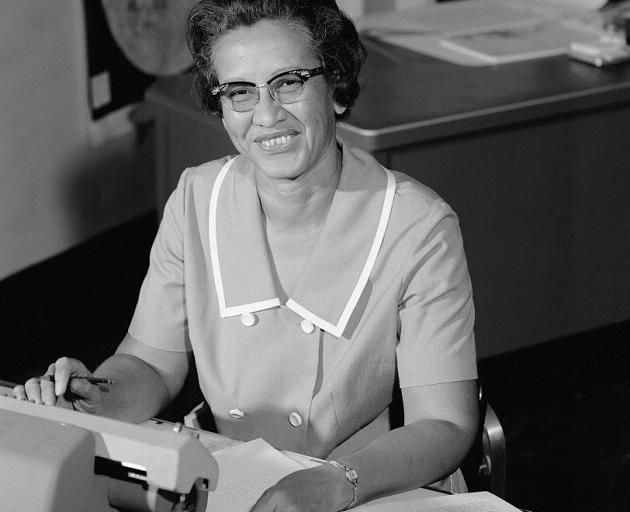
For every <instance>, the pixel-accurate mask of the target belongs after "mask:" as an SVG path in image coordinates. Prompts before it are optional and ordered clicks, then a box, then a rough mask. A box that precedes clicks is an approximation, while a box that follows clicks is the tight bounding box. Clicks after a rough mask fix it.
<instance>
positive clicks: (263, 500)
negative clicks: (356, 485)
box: [250, 464, 354, 512]
mask: <svg viewBox="0 0 630 512" xmlns="http://www.w3.org/2000/svg"><path fill="white" fill-rule="evenodd" d="M353 496H354V492H353V489H352V484H351V483H350V482H348V480H346V477H345V474H344V472H343V471H341V470H340V469H338V468H336V467H334V466H331V465H330V464H322V465H320V466H317V467H314V468H309V469H302V470H300V471H296V472H295V473H291V474H290V475H287V476H285V477H284V478H283V479H282V480H280V481H279V482H278V483H277V484H276V485H274V486H273V487H270V488H269V489H267V490H266V491H265V492H264V493H263V495H262V496H261V497H260V498H259V499H258V501H257V502H256V504H255V505H254V507H253V508H252V509H251V511H250V512H272V511H282V512H337V511H339V510H343V509H344V508H345V507H346V506H347V505H348V503H350V501H352V498H353Z"/></svg>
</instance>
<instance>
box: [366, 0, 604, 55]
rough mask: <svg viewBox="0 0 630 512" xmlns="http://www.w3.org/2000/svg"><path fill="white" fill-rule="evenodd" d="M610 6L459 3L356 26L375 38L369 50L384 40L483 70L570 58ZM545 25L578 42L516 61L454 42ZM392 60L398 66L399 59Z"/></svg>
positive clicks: (588, 0)
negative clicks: (603, 9) (466, 36)
mask: <svg viewBox="0 0 630 512" xmlns="http://www.w3.org/2000/svg"><path fill="white" fill-rule="evenodd" d="M605 3H606V0H459V1H455V2H447V3H440V4H436V5H426V6H420V7H417V8H412V9H407V10H402V11H396V12H390V13H383V14H380V13H379V14H374V15H369V16H365V17H364V18H362V19H360V20H357V27H358V28H359V29H360V30H361V31H362V32H363V33H364V34H365V35H368V36H372V37H373V38H375V39H372V40H370V39H366V41H367V44H368V48H369V50H370V51H372V50H374V51H379V46H382V45H379V41H383V42H386V43H389V44H393V45H396V46H400V47H402V48H406V49H409V50H413V51H416V52H418V53H423V54H426V55H431V56H433V57H437V58H440V59H443V60H446V61H449V62H453V63H456V64H462V65H467V66H482V65H487V64H495V63H499V62H508V61H512V60H523V59H525V58H535V57H539V56H546V55H557V54H562V53H567V52H568V49H569V44H570V42H571V41H573V40H584V38H585V37H590V38H593V37H596V36H597V35H598V34H599V33H601V29H600V27H599V25H600V24H599V23H598V22H597V19H598V16H599V14H598V12H597V10H598V9H599V8H601V7H602V6H603V5H604V4H605ZM545 23H553V24H556V26H557V31H558V32H562V34H566V33H567V32H569V31H571V32H572V33H574V34H575V39H571V41H567V42H566V44H563V45H562V46H558V45H557V44H555V43H554V44H553V45H551V46H550V47H546V48H544V50H545V51H543V52H542V53H541V52H530V51H528V49H526V51H521V50H520V49H519V50H518V51H517V52H516V53H515V54H514V56H513V58H510V56H503V57H501V58H495V57H494V56H492V55H490V56H488V55H486V54H483V55H479V52H477V53H475V52H473V51H469V49H468V48H466V47H465V46H462V45H461V44H457V43H456V42H455V41H452V40H451V38H454V37H458V36H462V35H464V34H475V33H484V32H492V31H495V32H496V31H509V30H519V29H526V28H527V27H530V26H532V25H536V24H545ZM539 46H540V44H539ZM380 53H385V50H384V49H382V50H381V51H380ZM390 58H391V59H392V60H393V61H397V58H396V56H395V55H391V56H390Z"/></svg>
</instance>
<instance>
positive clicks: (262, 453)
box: [206, 439, 303, 512]
mask: <svg viewBox="0 0 630 512" xmlns="http://www.w3.org/2000/svg"><path fill="white" fill-rule="evenodd" d="M212 455H213V457H214V458H215V459H216V461H217V464H218V465H219V481H218V483H217V488H216V489H215V490H214V491H210V492H209V493H208V505H207V507H206V512H216V511H218V510H220V511H221V512H248V511H249V510H250V509H251V508H252V507H253V506H254V504H255V503H256V501H257V500H258V498H259V497H260V496H261V495H262V493H263V492H264V491H265V490H266V489H268V488H269V487H271V486H272V485H274V484H276V483H277V482H278V481H279V480H280V479H281V478H283V477H285V476H286V475H289V474H291V473H293V472H295V471H297V470H299V469H303V466H302V465H301V464H299V463H298V462H296V461H295V460H293V459H292V458H289V457H286V456H284V455H283V454H282V453H280V452H279V451H278V450H276V449H275V448H273V447H272V446H271V445H270V444H268V443H267V442H266V441H264V440H262V439H255V440H254V441H249V442H247V443H241V444H238V445H235V446H232V447H230V448H226V449H224V450H219V451H217V452H213V453H212Z"/></svg>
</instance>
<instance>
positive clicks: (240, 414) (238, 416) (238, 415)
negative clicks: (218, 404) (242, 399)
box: [230, 408, 245, 420]
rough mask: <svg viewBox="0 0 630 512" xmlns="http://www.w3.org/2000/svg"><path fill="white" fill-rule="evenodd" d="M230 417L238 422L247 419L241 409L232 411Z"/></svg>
mask: <svg viewBox="0 0 630 512" xmlns="http://www.w3.org/2000/svg"><path fill="white" fill-rule="evenodd" d="M230 416H232V418H234V419H237V420H242V419H243V418H244V417H245V413H244V412H243V411H241V410H240V409H239V408H236V409H230Z"/></svg>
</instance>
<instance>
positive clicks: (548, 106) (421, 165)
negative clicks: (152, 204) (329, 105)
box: [146, 42, 630, 357]
mask: <svg viewBox="0 0 630 512" xmlns="http://www.w3.org/2000/svg"><path fill="white" fill-rule="evenodd" d="M375 45H376V43H374V42H369V43H368V50H369V54H370V57H369V59H368V62H367V65H366V67H365V70H364V74H363V77H362V81H363V83H364V85H365V87H364V90H363V92H362V95H361V96H360V98H359V101H358V103H357V105H356V107H355V109H354V112H353V114H352V116H351V118H350V119H349V120H348V121H346V122H343V123H340V124H339V134H340V136H341V138H342V139H344V140H346V141H347V142H349V143H351V144H353V145H355V146H358V147H360V148H362V149H365V150H367V151H369V152H371V153H373V154H374V155H375V156H376V157H377V158H378V159H379V161H380V162H381V163H383V164H384V165H386V166H388V167H390V168H392V169H396V170H400V171H403V172H406V173H407V174H409V175H411V176H413V177H415V178H417V179H418V180H420V181H422V182H423V183H425V184H427V185H428V186H430V187H432V188H434V189H435V190H436V191H438V192H439V193H440V194H441V195H442V196H443V197H444V198H445V199H446V200H447V201H448V202H449V203H450V204H451V205H452V206H453V208H454V209H455V211H456V212H457V213H458V215H459V217H460V221H461V227H462V231H463V234H464V242H465V244H466V252H467V255H468V261H469V266H470V272H471V276H472V279H473V286H474V293H475V303H476V309H477V324H476V325H477V327H476V332H477V340H478V354H479V356H480V357H486V356H490V355H493V354H498V353H501V352H505V351H508V350H513V349H516V348H520V347H523V346H526V345H530V344H534V343H538V342H542V341H546V340H549V339H553V338H556V337H560V336H564V335H568V334H572V333H576V332H580V331H584V330H588V329H592V328H595V327H598V326H601V325H606V324H609V323H613V322H617V321H621V320H624V319H627V318H629V317H630V307H629V305H630V264H628V262H629V261H630V200H628V198H629V196H630V136H629V135H628V134H630V65H620V66H616V67H608V68H603V69H597V68H594V67H590V66H588V65H586V64H582V63H579V62H574V61H571V60H569V59H568V58H566V57H564V56H562V57H552V58H547V59H539V60H532V61H524V62H519V63H513V64H504V65H501V66H490V67H483V68H472V67H463V66H457V65H454V64H450V63H447V62H444V61H441V60H437V59H434V58H431V57H427V56H424V55H421V54H417V53H413V52H411V51H408V50H405V49H401V48H396V47H393V46H387V45H381V44H380V43H379V44H378V46H375ZM189 91H190V77H189V76H180V77H169V78H164V79H160V80H158V81H157V82H156V83H155V84H154V86H153V87H152V88H150V89H149V90H148V92H147V96H146V106H147V107H148V109H149V110H150V111H151V112H152V114H153V116H154V118H155V121H156V123H155V130H156V132H155V134H156V158H157V162H156V164H157V165H156V166H157V188H158V194H157V204H158V208H161V207H162V206H163V204H164V202H165V200H166V197H167V196H168V194H169V193H170V191H171V190H172V188H173V187H174V186H175V184H176V182H177V179H178V177H179V174H180V173H181V171H182V170H183V169H184V168H185V167H186V166H190V165H196V164H199V163H201V162H203V161H206V160H208V159H211V158H217V157H219V156H222V155H224V154H226V153H229V152H234V149H233V148H232V146H231V143H230V141H229V139H228V137H227V135H225V133H224V132H223V127H222V125H221V123H220V121H219V120H218V119H215V118H213V117H210V116H206V115H204V114H202V113H200V112H199V110H198V108H197V107H196V106H195V104H194V102H193V100H192V98H191V96H190V92H189Z"/></svg>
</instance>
